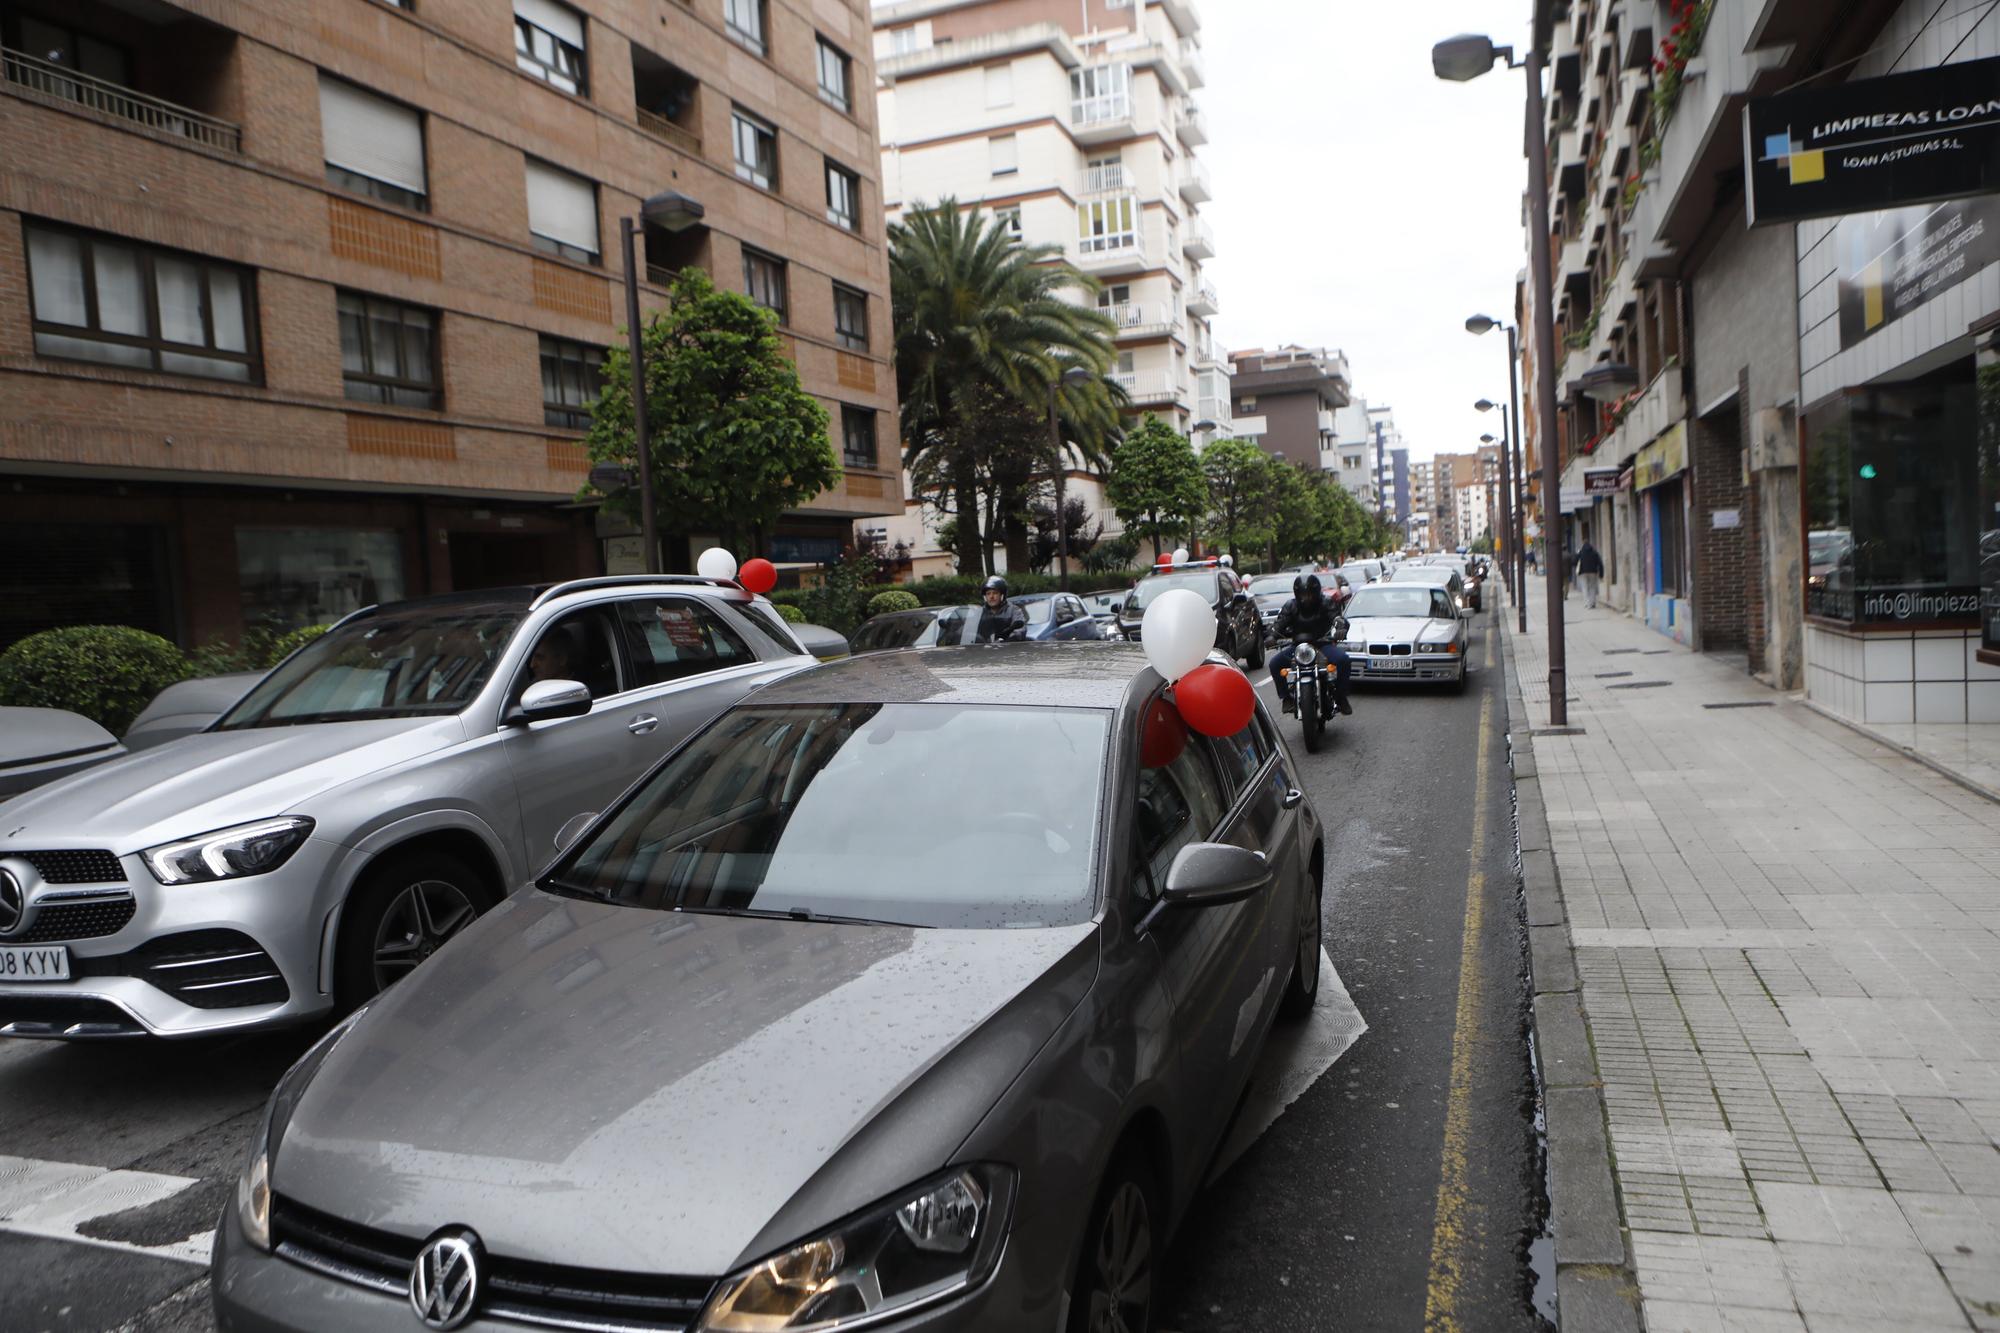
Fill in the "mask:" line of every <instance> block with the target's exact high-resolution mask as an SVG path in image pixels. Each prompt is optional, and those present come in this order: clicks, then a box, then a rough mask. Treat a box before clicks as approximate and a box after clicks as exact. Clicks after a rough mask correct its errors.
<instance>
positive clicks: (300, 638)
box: [264, 625, 333, 667]
mask: <svg viewBox="0 0 2000 1333" xmlns="http://www.w3.org/2000/svg"><path fill="white" fill-rule="evenodd" d="M332 628H333V626H331V625H301V626H299V627H298V628H297V629H295V630H293V631H292V632H291V633H289V634H281V635H279V636H278V637H277V638H276V639H274V640H272V642H271V647H270V648H269V650H268V651H266V652H265V654H264V665H265V666H266V667H274V666H276V665H278V663H280V662H282V661H284V660H285V659H286V658H287V657H290V656H291V655H292V654H293V653H295V652H297V651H298V650H299V649H301V648H303V647H305V646H306V645H307V644H309V643H311V642H312V641H313V640H314V639H317V638H318V637H319V636H320V635H322V634H324V633H326V632H327V631H328V630H330V629H332Z"/></svg>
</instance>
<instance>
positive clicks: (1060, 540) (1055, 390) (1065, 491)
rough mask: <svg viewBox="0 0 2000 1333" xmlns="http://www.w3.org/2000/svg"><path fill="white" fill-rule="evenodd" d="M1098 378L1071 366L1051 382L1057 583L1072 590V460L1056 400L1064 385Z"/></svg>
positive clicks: (1063, 588) (1050, 406) (1051, 435)
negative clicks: (1066, 453)
mask: <svg viewBox="0 0 2000 1333" xmlns="http://www.w3.org/2000/svg"><path fill="white" fill-rule="evenodd" d="M1095 378H1097V377H1096V375H1094V374H1093V373H1092V372H1091V370H1090V369H1089V367H1087V366H1071V367H1070V368H1069V369H1068V370H1065V371H1064V372H1063V373H1062V376H1061V378H1059V379H1057V380H1055V381H1054V382H1052V383H1051V384H1050V385H1049V448H1050V450H1051V454H1050V457H1051V458H1052V459H1053V460H1054V462H1055V469H1056V558H1057V559H1058V560H1059V561H1060V562H1061V563H1060V564H1059V565H1058V566H1057V570H1058V572H1057V574H1056V586H1057V587H1058V588H1061V589H1062V590H1063V591H1064V592H1068V591H1069V486H1068V482H1069V460H1068V459H1066V458H1064V457H1063V438H1062V418H1061V416H1060V414H1059V413H1058V412H1057V410H1056V400H1057V398H1058V396H1059V395H1060V394H1061V393H1062V389H1063V386H1064V385H1069V386H1071V387H1072V388H1073V387H1075V386H1077V385H1081V384H1088V383H1090V381H1092V380H1093V379H1095Z"/></svg>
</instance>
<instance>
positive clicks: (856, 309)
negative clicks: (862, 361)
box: [833, 282, 868, 352]
mask: <svg viewBox="0 0 2000 1333" xmlns="http://www.w3.org/2000/svg"><path fill="white" fill-rule="evenodd" d="M833 331H834V335H835V336H836V337H838V338H839V340H840V345H841V346H842V347H845V348H847V349H848V350H849V351H851V352H865V351H867V350H868V297H867V295H866V294H865V293H863V292H857V291H855V290H854V289H853V288H852V287H843V286H841V285H840V284H839V283H837V282H836V283H834V284H833Z"/></svg>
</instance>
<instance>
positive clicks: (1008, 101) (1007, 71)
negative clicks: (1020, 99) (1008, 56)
mask: <svg viewBox="0 0 2000 1333" xmlns="http://www.w3.org/2000/svg"><path fill="white" fill-rule="evenodd" d="M1012 105H1014V67H1013V66H1012V65H988V66H987V67H986V106H987V108H988V109H989V110H991V109H992V108H994V107H1002V106H1012Z"/></svg>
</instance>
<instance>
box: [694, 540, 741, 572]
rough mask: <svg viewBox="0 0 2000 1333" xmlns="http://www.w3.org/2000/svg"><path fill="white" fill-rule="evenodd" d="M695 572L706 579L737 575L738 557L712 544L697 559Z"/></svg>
mask: <svg viewBox="0 0 2000 1333" xmlns="http://www.w3.org/2000/svg"><path fill="white" fill-rule="evenodd" d="M694 572H695V573H697V574H699V575H701V576H702V577H703V578H705V579H733V578H735V577H736V557H735V556H733V555H731V554H729V552H727V551H725V550H723V549H722V548H721V547H720V546H711V547H709V548H708V549H707V550H706V551H703V552H702V553H701V555H700V556H698V557H697V558H696V559H695V562H694Z"/></svg>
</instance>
